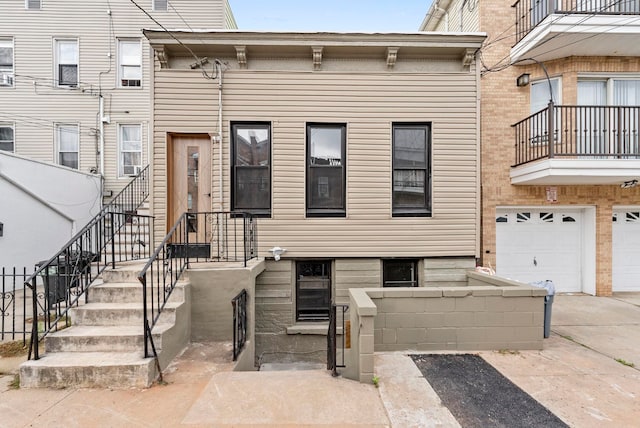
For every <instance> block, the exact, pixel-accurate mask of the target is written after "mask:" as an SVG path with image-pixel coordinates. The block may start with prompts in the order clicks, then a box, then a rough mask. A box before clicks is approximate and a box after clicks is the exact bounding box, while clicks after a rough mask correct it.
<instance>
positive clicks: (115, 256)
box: [24, 167, 153, 360]
mask: <svg viewBox="0 0 640 428" xmlns="http://www.w3.org/2000/svg"><path fill="white" fill-rule="evenodd" d="M148 182H149V180H148V167H147V168H145V169H143V170H142V171H141V172H140V173H139V174H138V175H137V176H136V177H135V178H134V179H133V180H132V181H131V182H130V183H129V184H128V185H127V186H126V187H125V188H124V189H123V190H122V191H121V192H120V193H119V194H118V195H117V196H116V197H114V198H113V200H112V201H111V202H110V203H109V204H107V205H106V206H105V207H103V209H102V210H100V212H99V213H98V214H97V215H96V216H95V217H94V218H93V219H92V220H91V221H89V223H87V225H85V226H84V227H83V228H82V229H81V230H80V231H79V232H78V233H77V234H76V235H75V236H74V237H73V238H71V240H70V241H69V242H67V243H66V244H65V245H64V246H63V247H62V249H61V250H60V251H58V252H57V253H56V254H55V255H54V256H53V257H51V258H50V259H49V260H47V261H44V262H41V263H39V264H38V265H37V266H36V270H35V272H34V273H33V274H31V275H30V276H29V277H28V278H26V279H25V281H24V284H25V286H26V288H28V289H29V291H28V292H29V293H31V295H32V298H31V305H32V307H31V311H32V317H33V322H32V328H31V335H30V343H29V357H28V358H29V359H31V358H32V357H33V359H36V360H37V359H39V358H40V355H39V346H38V343H39V342H40V341H42V339H44V337H45V336H46V335H47V334H49V333H50V332H51V331H57V330H60V329H62V328H66V327H68V326H69V325H70V323H71V320H70V317H69V315H68V312H69V309H71V308H72V307H75V306H78V305H79V304H80V303H81V298H82V297H83V296H84V303H86V302H88V300H89V297H88V290H89V288H90V286H91V284H92V283H93V282H94V281H95V279H96V278H97V277H98V276H99V275H100V274H101V273H102V272H103V271H104V269H105V268H106V267H107V266H111V267H114V268H115V265H116V263H118V262H123V261H129V260H137V259H144V258H147V257H149V256H150V250H151V248H152V244H151V243H152V242H153V238H152V233H153V218H152V217H150V216H144V215H138V214H135V210H136V209H138V208H139V207H140V206H141V205H142V203H143V202H144V201H145V199H146V198H147V197H148V195H149V187H148ZM123 207H127V209H126V212H121V211H118V210H119V209H120V208H123ZM26 288H25V292H27V290H26Z"/></svg>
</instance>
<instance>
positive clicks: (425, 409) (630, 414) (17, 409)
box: [0, 293, 640, 428]
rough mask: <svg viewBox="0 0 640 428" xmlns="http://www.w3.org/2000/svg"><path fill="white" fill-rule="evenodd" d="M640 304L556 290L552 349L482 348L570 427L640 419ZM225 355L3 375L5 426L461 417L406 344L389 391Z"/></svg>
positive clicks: (392, 422)
mask: <svg viewBox="0 0 640 428" xmlns="http://www.w3.org/2000/svg"><path fill="white" fill-rule="evenodd" d="M638 305H640V293H634V294H628V295H620V296H615V297H613V298H602V297H597V298H596V297H590V296H562V295H560V296H556V299H555V302H554V306H553V322H552V335H551V337H550V338H549V339H546V340H545V341H544V346H545V349H544V350H542V351H521V352H508V351H502V352H481V353H480V355H482V357H483V358H485V359H486V360H487V361H488V362H489V363H490V364H492V365H493V366H494V367H496V368H497V369H498V370H499V371H500V372H502V373H503V374H504V375H505V376H507V377H508V378H509V379H510V380H511V381H513V382H514V383H515V384H516V385H518V386H519V387H520V388H522V389H523V390H525V391H526V392H528V393H529V394H530V395H532V396H533V397H534V398H536V399H537V400H538V401H539V402H541V403H542V404H543V405H545V406H546V407H547V408H548V409H549V410H551V411H552V412H553V413H555V414H556V415H557V416H558V417H560V418H561V419H562V420H564V421H565V422H566V423H567V424H569V425H570V426H574V427H595V426H597V427H607V426H611V427H614V426H615V427H620V426H634V425H637V422H638V420H639V418H640V371H639V370H638V368H639V367H640V306H638ZM224 352H226V350H225V351H224ZM222 353H223V352H221V350H220V349H219V348H218V349H212V347H211V346H205V345H203V344H192V345H191V346H190V347H189V348H188V349H187V351H186V352H185V353H184V354H183V355H182V356H181V357H180V358H178V359H177V360H176V361H175V362H174V363H173V364H172V365H171V366H170V368H169V369H168V370H167V371H166V373H165V381H166V382H167V384H166V385H155V386H153V387H152V388H149V389H145V390H74V389H68V390H66V389H65V390H26V389H24V390H21V389H18V390H14V389H10V388H9V384H10V383H11V381H12V380H13V376H1V377H0V415H1V416H0V427H26V426H38V427H41V426H42V427H48V426H56V427H57V426H65V427H74V426H77V427H152V426H153V427H158V426H160V427H176V426H183V427H231V426H261V427H276V426H278V427H282V426H285V427H286V426H290V427H294V426H295V427H300V426H302V427H305V426H306V427H311V426H321V425H323V426H345V427H346V426H356V425H357V426H359V427H386V426H393V427H403V428H404V427H411V426H419V427H429V426H445V427H447V426H451V427H457V426H459V425H458V423H457V422H456V421H455V419H454V418H453V417H452V416H451V414H450V413H449V412H448V410H447V409H446V408H444V407H442V405H441V404H440V400H439V398H438V396H437V395H436V394H435V393H434V392H433V390H432V389H431V388H430V386H429V384H428V383H427V382H426V381H425V380H424V378H423V377H422V376H421V374H420V372H419V370H418V369H417V367H416V366H415V365H414V364H413V362H411V360H410V359H409V357H407V356H406V355H404V354H401V353H394V354H377V355H376V362H375V364H376V375H378V376H379V377H380V388H378V389H376V388H375V387H374V386H372V385H363V384H359V383H356V382H353V381H350V380H347V379H343V378H332V377H331V375H330V374H329V372H327V371H325V370H310V371H288V372H283V371H277V372H276V371H272V372H231V371H229V370H230V369H231V364H230V363H229V362H228V359H224V358H221V357H220V355H222ZM616 358H617V359H620V361H624V362H626V363H627V364H631V363H634V364H635V365H636V366H637V367H635V368H633V367H629V366H627V365H624V364H622V363H621V362H617V361H616V360H615V359H616Z"/></svg>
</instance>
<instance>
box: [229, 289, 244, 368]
mask: <svg viewBox="0 0 640 428" xmlns="http://www.w3.org/2000/svg"><path fill="white" fill-rule="evenodd" d="M231 306H232V308H233V361H236V360H237V359H238V356H239V355H240V352H242V349H244V344H245V342H246V341H247V290H242V291H241V292H240V293H238V295H237V296H236V297H234V298H233V299H232V300H231Z"/></svg>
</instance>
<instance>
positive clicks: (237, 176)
mask: <svg viewBox="0 0 640 428" xmlns="http://www.w3.org/2000/svg"><path fill="white" fill-rule="evenodd" d="M231 139H232V142H231V143H232V144H231V163H232V165H231V183H232V188H231V201H232V203H231V210H232V211H245V212H249V213H252V214H255V215H259V216H269V215H270V214H271V124H269V123H268V122H234V123H232V124H231Z"/></svg>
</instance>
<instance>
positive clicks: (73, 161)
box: [56, 124, 80, 169]
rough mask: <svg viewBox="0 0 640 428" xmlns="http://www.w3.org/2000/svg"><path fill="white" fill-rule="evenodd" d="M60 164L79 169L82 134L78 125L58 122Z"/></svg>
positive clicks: (57, 135) (58, 157)
mask: <svg viewBox="0 0 640 428" xmlns="http://www.w3.org/2000/svg"><path fill="white" fill-rule="evenodd" d="M56 140H57V144H56V146H57V152H58V156H57V160H58V164H60V165H64V166H68V167H69V168H74V169H78V167H79V165H78V164H79V150H80V135H79V130H78V125H73V124H56Z"/></svg>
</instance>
